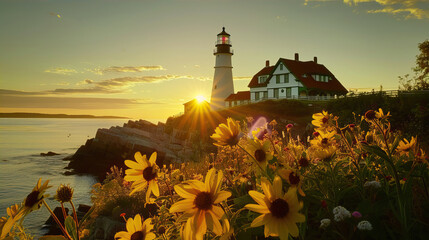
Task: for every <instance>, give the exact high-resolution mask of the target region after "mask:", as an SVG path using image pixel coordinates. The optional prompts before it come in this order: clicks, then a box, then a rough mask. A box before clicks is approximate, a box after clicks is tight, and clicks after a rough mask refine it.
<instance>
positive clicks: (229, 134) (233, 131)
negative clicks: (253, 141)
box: [210, 118, 240, 146]
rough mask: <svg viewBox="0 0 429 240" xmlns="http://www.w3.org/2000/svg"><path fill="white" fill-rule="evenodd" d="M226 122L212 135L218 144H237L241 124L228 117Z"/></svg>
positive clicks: (215, 143)
mask: <svg viewBox="0 0 429 240" xmlns="http://www.w3.org/2000/svg"><path fill="white" fill-rule="evenodd" d="M226 121H227V125H226V124H223V123H222V124H220V125H219V126H218V127H217V128H216V129H215V133H214V134H213V135H211V136H210V137H211V138H212V139H213V140H215V142H214V143H213V144H214V145H216V146H235V145H237V143H238V141H239V140H240V124H239V122H238V121H235V120H234V119H232V118H228V119H227V120H226Z"/></svg>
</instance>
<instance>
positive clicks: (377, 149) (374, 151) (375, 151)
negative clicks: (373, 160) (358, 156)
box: [362, 144, 390, 161]
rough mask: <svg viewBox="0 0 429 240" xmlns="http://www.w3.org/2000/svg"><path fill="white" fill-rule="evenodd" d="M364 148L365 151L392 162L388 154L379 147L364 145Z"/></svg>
mask: <svg viewBox="0 0 429 240" xmlns="http://www.w3.org/2000/svg"><path fill="white" fill-rule="evenodd" d="M362 147H363V148H364V149H365V151H367V152H369V153H372V154H375V155H377V156H379V157H381V158H382V159H384V160H386V161H389V160H390V159H389V157H388V156H387V154H386V152H385V151H384V150H383V149H381V148H380V147H379V146H374V145H365V144H362Z"/></svg>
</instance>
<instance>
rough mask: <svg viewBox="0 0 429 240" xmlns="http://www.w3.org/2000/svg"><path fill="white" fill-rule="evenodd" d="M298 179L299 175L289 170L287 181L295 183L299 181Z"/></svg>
mask: <svg viewBox="0 0 429 240" xmlns="http://www.w3.org/2000/svg"><path fill="white" fill-rule="evenodd" d="M299 181H300V179H299V176H297V175H296V174H295V173H294V172H291V173H290V174H289V182H290V184H292V185H297V184H298V183H299Z"/></svg>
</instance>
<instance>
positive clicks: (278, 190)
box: [273, 176, 283, 199]
mask: <svg viewBox="0 0 429 240" xmlns="http://www.w3.org/2000/svg"><path fill="white" fill-rule="evenodd" d="M273 191H274V198H275V199H277V198H281V197H283V193H282V192H283V191H282V180H281V179H280V177H279V176H276V177H275V178H274V182H273Z"/></svg>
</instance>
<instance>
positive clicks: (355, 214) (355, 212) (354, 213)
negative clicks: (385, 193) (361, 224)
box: [352, 211, 362, 218]
mask: <svg viewBox="0 0 429 240" xmlns="http://www.w3.org/2000/svg"><path fill="white" fill-rule="evenodd" d="M352 216H353V217H354V218H361V217H362V214H361V213H360V212H358V211H354V212H353V213H352Z"/></svg>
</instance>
